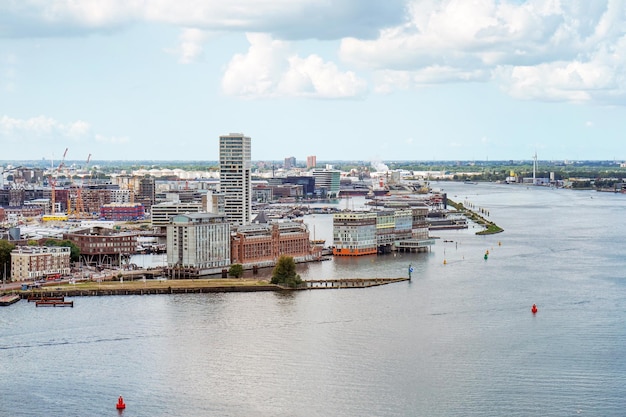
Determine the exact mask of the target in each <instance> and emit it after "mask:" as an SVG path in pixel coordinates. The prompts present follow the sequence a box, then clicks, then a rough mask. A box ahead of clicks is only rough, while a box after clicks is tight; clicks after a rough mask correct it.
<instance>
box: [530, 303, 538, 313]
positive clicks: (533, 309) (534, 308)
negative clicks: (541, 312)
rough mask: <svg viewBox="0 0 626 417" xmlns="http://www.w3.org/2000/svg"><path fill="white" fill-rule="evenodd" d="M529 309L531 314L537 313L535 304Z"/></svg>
mask: <svg viewBox="0 0 626 417" xmlns="http://www.w3.org/2000/svg"><path fill="white" fill-rule="evenodd" d="M530 311H532V312H533V314H535V313H537V304H533V308H531V309H530Z"/></svg>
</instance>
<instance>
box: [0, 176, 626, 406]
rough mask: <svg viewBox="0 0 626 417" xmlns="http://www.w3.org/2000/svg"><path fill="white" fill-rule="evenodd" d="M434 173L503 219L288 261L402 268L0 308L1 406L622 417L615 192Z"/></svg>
mask: <svg viewBox="0 0 626 417" xmlns="http://www.w3.org/2000/svg"><path fill="white" fill-rule="evenodd" d="M433 186H434V187H441V188H443V189H444V191H445V192H447V193H448V196H449V197H450V198H451V199H453V200H455V201H459V202H467V203H468V204H472V205H474V206H475V207H476V208H483V209H484V210H486V211H487V212H488V213H489V216H488V217H489V218H490V219H491V220H492V221H494V222H495V223H497V224H498V225H499V226H501V227H502V228H504V230H505V231H504V232H503V233H500V234H497V235H492V236H477V235H475V232H476V231H477V230H479V229H478V228H469V229H467V230H459V231H437V232H431V234H432V235H433V236H437V237H439V238H440V239H438V240H437V242H436V244H435V245H434V246H433V247H432V250H431V251H430V252H428V253H421V254H398V255H396V256H393V255H384V256H379V257H376V256H369V257H362V258H353V259H343V258H336V259H333V260H331V261H326V262H320V263H311V264H308V265H298V271H299V273H300V274H301V275H302V277H303V278H305V279H307V278H334V277H375V276H384V277H394V276H406V274H407V268H408V265H409V264H411V265H412V266H413V267H414V272H413V279H412V281H411V282H403V283H398V284H392V285H386V286H381V287H375V288H369V289H341V290H312V291H304V292H298V293H293V294H280V293H243V294H241V293H229V294H198V295H167V296H156V295H154V296H152V295H150V296H117V297H99V298H96V297H94V298H76V299H74V308H55V309H51V308H35V306H34V305H33V304H28V303H27V302H26V301H21V302H19V303H17V304H14V305H12V306H10V307H5V308H2V309H0V334H1V338H0V392H1V394H0V396H1V397H0V398H1V401H0V415H2V416H107V415H109V416H115V415H118V412H117V411H116V410H115V403H116V401H117V397H118V396H119V395H123V396H124V399H125V401H126V404H127V409H126V410H125V411H124V412H123V413H122V415H124V416H129V417H130V416H151V417H154V416H302V417H309V416H323V417H327V416H531V415H532V416H534V415H541V416H579V415H586V416H623V415H624V413H625V410H626V276H625V275H626V253H625V250H624V237H625V236H626V222H624V221H623V218H622V216H623V213H624V212H625V208H626V196H625V195H620V194H608V193H597V192H591V191H570V190H554V189H549V188H541V187H530V188H528V187H525V186H514V185H498V184H477V185H471V184H454V183H439V184H434V185H433ZM339 204H346V203H345V202H342V203H339ZM308 221H310V222H312V223H314V224H315V233H316V235H317V236H316V237H317V238H326V239H327V242H328V243H330V239H331V237H332V232H331V231H329V227H330V226H329V225H331V224H332V218H331V217H330V216H323V215H319V216H318V217H317V218H310V219H308ZM325 225H326V226H325ZM486 251H489V256H488V259H487V260H485V259H484V254H485V252H486ZM444 261H445V262H444ZM533 303H536V304H537V306H538V308H539V312H538V313H537V314H536V315H533V314H531V312H530V308H531V306H532V304H533Z"/></svg>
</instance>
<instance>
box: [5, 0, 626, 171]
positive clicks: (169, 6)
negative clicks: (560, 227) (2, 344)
mask: <svg viewBox="0 0 626 417" xmlns="http://www.w3.org/2000/svg"><path fill="white" fill-rule="evenodd" d="M231 132H241V133H244V134H245V135H247V136H250V137H251V138H252V159H253V160H282V159H284V158H286V157H290V156H295V157H296V159H297V160H298V161H303V160H305V159H306V157H307V156H308V155H316V156H317V159H318V161H320V160H322V161H323V160H363V161H393V160H420V161H424V160H426V161H428V160H530V159H532V158H533V155H535V153H536V154H537V158H538V159H540V160H615V161H624V160H626V140H624V133H625V132H626V0H593V1H589V0H529V1H523V0H502V1H500V0H385V1H380V0H333V1H323V0H229V1H223V0H19V1H18V0H0V160H33V159H35V160H38V159H46V160H55V159H56V160H58V159H59V158H60V157H61V156H62V155H63V153H64V151H65V149H68V151H67V156H66V158H67V159H68V160H79V161H80V160H85V161H86V160H87V159H88V158H89V157H90V155H91V157H90V158H91V159H92V160H163V161H167V160H190V161H192V160H193V161H197V160H212V161H214V160H217V159H218V151H219V136H220V135H223V134H228V133H231Z"/></svg>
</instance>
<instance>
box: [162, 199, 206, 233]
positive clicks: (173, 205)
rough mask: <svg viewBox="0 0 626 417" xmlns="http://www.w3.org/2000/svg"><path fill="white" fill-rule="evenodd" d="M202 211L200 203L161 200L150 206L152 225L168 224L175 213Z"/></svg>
mask: <svg viewBox="0 0 626 417" xmlns="http://www.w3.org/2000/svg"><path fill="white" fill-rule="evenodd" d="M202 211H204V210H203V208H202V203H198V202H195V203H180V202H178V203H177V202H171V201H170V202H163V203H159V204H155V205H154V206H152V213H151V219H152V227H155V228H161V229H163V232H165V228H166V227H167V226H168V225H169V224H170V218H171V217H172V216H174V215H176V214H185V213H200V212H202Z"/></svg>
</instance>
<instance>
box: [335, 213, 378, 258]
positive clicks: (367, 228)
mask: <svg viewBox="0 0 626 417" xmlns="http://www.w3.org/2000/svg"><path fill="white" fill-rule="evenodd" d="M377 217H378V216H377V215H376V213H374V212H346V213H335V214H334V215H333V255H337V256H361V255H371V254H375V253H377V251H378V247H377V242H376V220H377Z"/></svg>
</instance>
